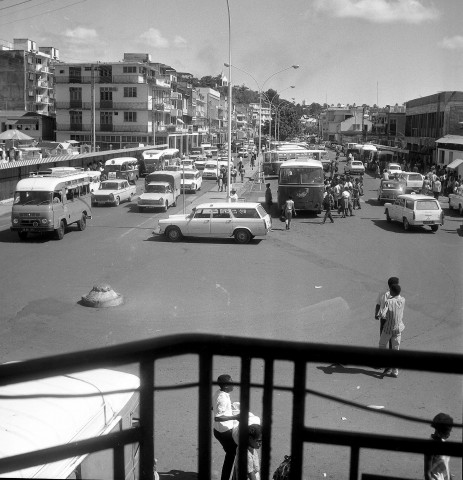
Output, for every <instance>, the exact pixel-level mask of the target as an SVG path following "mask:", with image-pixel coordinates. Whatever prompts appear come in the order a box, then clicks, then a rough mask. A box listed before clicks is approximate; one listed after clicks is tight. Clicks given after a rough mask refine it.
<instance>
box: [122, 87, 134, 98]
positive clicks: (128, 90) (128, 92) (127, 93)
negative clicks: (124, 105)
mask: <svg viewBox="0 0 463 480" xmlns="http://www.w3.org/2000/svg"><path fill="white" fill-rule="evenodd" d="M136 96H137V87H124V97H136Z"/></svg>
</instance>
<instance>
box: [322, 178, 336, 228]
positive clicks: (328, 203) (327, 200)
mask: <svg viewBox="0 0 463 480" xmlns="http://www.w3.org/2000/svg"><path fill="white" fill-rule="evenodd" d="M333 205H334V199H333V195H331V188H330V187H328V188H327V189H326V193H325V196H324V197H323V208H324V209H325V217H324V218H323V223H325V222H326V219H327V218H329V219H330V220H331V223H334V220H333V215H331V209H332V208H333Z"/></svg>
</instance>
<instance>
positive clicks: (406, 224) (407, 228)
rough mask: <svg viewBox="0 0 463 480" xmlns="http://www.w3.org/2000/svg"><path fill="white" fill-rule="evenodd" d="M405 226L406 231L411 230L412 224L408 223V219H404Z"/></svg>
mask: <svg viewBox="0 0 463 480" xmlns="http://www.w3.org/2000/svg"><path fill="white" fill-rule="evenodd" d="M403 226H404V230H410V223H409V222H408V220H407V218H406V217H404V218H403Z"/></svg>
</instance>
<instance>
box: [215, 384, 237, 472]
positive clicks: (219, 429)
mask: <svg viewBox="0 0 463 480" xmlns="http://www.w3.org/2000/svg"><path fill="white" fill-rule="evenodd" d="M217 383H218V385H219V390H217V391H216V392H215V393H214V397H213V399H212V406H213V408H214V437H215V438H216V439H217V440H218V441H219V442H220V445H222V447H223V449H224V451H225V459H224V461H223V466H222V475H221V477H220V479H221V480H230V475H231V472H232V469H233V463H234V461H235V455H236V443H235V441H234V440H233V436H232V430H233V421H234V420H239V419H240V415H239V414H237V415H233V411H232V404H231V400H230V392H232V391H233V380H232V378H231V376H230V375H219V377H218V378H217Z"/></svg>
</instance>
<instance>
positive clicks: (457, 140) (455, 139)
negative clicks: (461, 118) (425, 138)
mask: <svg viewBox="0 0 463 480" xmlns="http://www.w3.org/2000/svg"><path fill="white" fill-rule="evenodd" d="M436 143H444V144H446V143H453V144H455V145H463V135H445V136H444V137H442V138H439V140H436Z"/></svg>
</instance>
